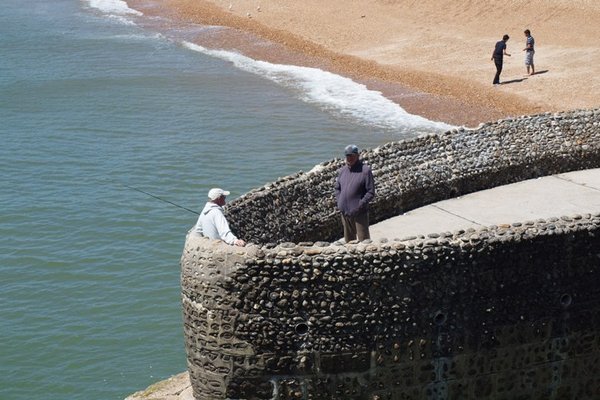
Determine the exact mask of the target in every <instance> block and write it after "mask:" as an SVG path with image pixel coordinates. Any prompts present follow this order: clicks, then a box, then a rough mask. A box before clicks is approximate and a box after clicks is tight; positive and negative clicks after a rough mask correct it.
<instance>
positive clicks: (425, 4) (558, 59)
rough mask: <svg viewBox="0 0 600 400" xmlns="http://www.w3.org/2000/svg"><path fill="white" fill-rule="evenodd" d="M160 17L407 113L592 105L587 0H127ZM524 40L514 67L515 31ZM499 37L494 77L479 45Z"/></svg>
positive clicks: (473, 116)
mask: <svg viewBox="0 0 600 400" xmlns="http://www.w3.org/2000/svg"><path fill="white" fill-rule="evenodd" d="M127 2H128V4H129V5H130V7H132V8H135V9H138V10H140V11H142V12H144V14H145V15H149V16H152V15H158V16H162V17H167V18H168V19H169V22H168V23H169V24H173V25H177V24H181V25H184V24H189V23H198V24H202V25H211V26H222V27H228V28H227V29H214V30H212V31H211V34H209V35H207V34H206V32H204V33H202V34H198V35H197V36H196V37H194V38H191V41H193V42H196V43H198V44H200V45H202V46H204V47H209V48H223V49H228V50H236V51H239V52H241V53H243V54H246V55H248V56H250V57H252V58H255V59H261V60H265V61H269V62H273V63H286V64H294V65H303V66H312V67H318V68H321V69H324V70H328V71H331V72H334V73H337V74H340V75H343V76H348V77H350V78H352V79H354V80H355V81H358V82H361V83H364V84H366V85H367V86H368V87H369V88H371V89H374V90H379V91H381V92H382V93H383V94H384V95H385V96H386V97H388V98H390V99H391V100H393V101H395V102H397V103H398V104H399V105H400V106H402V107H403V108H404V109H406V110H407V111H408V112H410V113H413V114H418V115H421V116H424V117H426V118H429V119H432V120H438V121H443V122H447V123H450V124H455V125H465V126H469V127H475V126H477V125H478V124H479V123H481V122H486V121H493V120H496V119H499V118H505V117H511V116H519V115H525V114H533V113H541V112H556V111H563V110H572V109H578V108H595V107H599V106H600V44H599V43H598V38H600V2H598V1H596V0H569V1H566V0H530V1H522V0H512V1H511V0H508V1H505V2H502V3H501V4H498V3H497V2H493V1H491V0H482V1H477V2H472V1H462V2H455V1H450V0H420V1H417V0H410V1H409V0H361V1H358V0H327V1H317V0H304V1H302V2H298V1H293V0H128V1H127ZM525 28H529V29H530V30H531V32H532V35H533V36H534V38H535V40H536V54H535V66H536V74H535V75H533V76H529V75H526V69H525V65H524V57H525V54H524V52H523V51H522V50H523V48H524V47H525V36H524V34H523V30H524V29H525ZM504 33H508V34H509V35H510V36H511V39H510V40H509V41H508V50H507V51H508V53H510V54H511V55H512V56H511V57H505V63H504V70H503V73H502V77H501V81H502V82H503V84H502V85H499V86H493V85H492V84H491V82H492V78H493V76H494V73H495V67H494V63H493V61H491V60H490V58H491V53H492V50H493V47H494V44H495V42H496V41H498V40H500V38H501V37H502V35H503V34H504Z"/></svg>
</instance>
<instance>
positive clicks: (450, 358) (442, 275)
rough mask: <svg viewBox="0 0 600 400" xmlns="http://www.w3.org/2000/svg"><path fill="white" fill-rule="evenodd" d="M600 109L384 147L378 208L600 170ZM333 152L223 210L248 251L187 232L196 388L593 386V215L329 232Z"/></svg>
mask: <svg viewBox="0 0 600 400" xmlns="http://www.w3.org/2000/svg"><path fill="white" fill-rule="evenodd" d="M599 139H600V110H594V111H578V112H569V113H563V114H545V115H539V116H533V117H523V118H518V119H514V120H504V121H499V122H497V123H490V124H486V125H484V126H482V127H480V128H479V129H477V130H473V131H469V130H462V129H458V130H455V131H451V132H447V133H445V134H441V135H431V136H426V137H421V138H418V139H415V140H411V141H406V142H399V143H390V144H386V145H384V146H381V147H379V148H376V149H374V150H370V151H367V152H365V153H364V154H363V156H362V157H363V159H365V160H367V162H368V163H369V164H371V166H372V167H373V170H374V175H375V178H376V183H377V200H376V202H375V204H373V207H372V209H371V217H372V219H373V220H375V221H379V220H383V219H386V218H389V217H391V216H395V215H398V214H400V213H403V212H405V211H407V210H410V209H413V208H416V207H419V206H423V205H426V204H429V203H432V202H435V201H438V200H442V199H445V198H449V197H454V196H456V195H461V194H465V193H469V192H473V191H476V190H481V189H486V188H490V187H493V186H496V185H500V184H504V183H509V182H515V181H519V180H522V179H526V178H531V177H535V176H542V175H547V174H553V173H559V172H565V171H569V170H575V169H586V168H595V167H598V166H600V140H599ZM340 164H341V161H340V160H334V161H331V162H328V163H323V164H321V165H319V166H317V167H316V168H315V169H314V170H313V171H311V172H309V173H300V174H297V175H294V176H291V177H287V178H283V179H280V180H279V181H277V182H275V183H273V184H271V185H269V186H267V187H264V188H261V189H258V190H254V191H252V192H249V193H248V194H246V195H245V196H243V197H242V198H240V199H238V200H236V201H234V202H232V203H231V204H230V205H229V206H228V208H227V212H228V213H229V218H230V221H231V222H232V226H233V227H234V230H235V231H236V232H237V233H238V234H239V235H240V236H241V237H244V238H246V239H250V240H251V241H252V242H254V243H256V244H253V245H250V246H247V247H245V248H238V247H232V246H227V245H225V244H223V243H221V242H218V241H211V240H209V239H206V238H203V237H199V236H197V235H195V234H189V235H188V237H187V240H186V244H185V248H184V252H183V255H182V259H181V267H182V272H181V274H182V275H181V280H182V281H181V283H182V301H183V309H184V332H185V340H186V351H187V355H188V370H189V372H190V378H191V382H192V387H193V391H194V395H195V397H196V398H197V399H225V398H231V399H381V400H383V399H469V398H471V399H485V398H489V399H492V398H493V399H501V398H505V399H512V398H565V399H567V398H594V396H595V395H597V394H598V393H599V391H600V371H599V369H600V367H599V365H600V290H598V288H597V287H598V283H599V282H600V212H599V211H600V210H590V213H589V214H586V215H575V216H569V217H568V216H562V217H561V216H557V218H550V219H546V220H536V221H522V222H516V223H514V224H512V225H511V226H501V227H496V226H492V227H488V228H485V229H480V230H468V231H462V230H461V231H456V232H452V233H450V232H445V233H444V232H438V233H432V234H430V235H428V236H427V237H420V238H407V239H393V240H381V241H379V242H377V243H375V242H371V241H365V242H361V243H356V242H352V243H349V244H340V243H339V242H336V243H331V241H332V240H335V239H338V238H339V237H341V236H342V234H341V225H340V224H339V222H338V216H337V214H335V210H334V200H333V195H332V187H333V180H334V178H335V173H336V170H337V169H338V168H339V166H340Z"/></svg>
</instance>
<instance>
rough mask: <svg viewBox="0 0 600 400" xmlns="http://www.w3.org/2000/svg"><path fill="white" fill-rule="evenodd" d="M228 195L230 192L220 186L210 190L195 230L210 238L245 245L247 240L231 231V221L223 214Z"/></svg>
mask: <svg viewBox="0 0 600 400" xmlns="http://www.w3.org/2000/svg"><path fill="white" fill-rule="evenodd" d="M226 196H229V192H228V191H227V190H223V189H220V188H213V189H210V190H209V191H208V201H207V202H206V205H205V206H204V209H203V210H202V212H201V213H200V216H199V217H198V222H196V226H194V232H196V233H198V234H200V235H202V236H206V237H208V238H210V239H220V240H222V241H224V242H225V243H227V244H230V245H235V246H245V245H246V242H244V241H243V240H241V239H238V238H237V237H236V236H235V235H234V234H233V233H231V229H229V223H228V222H227V219H226V218H225V215H224V214H223V208H222V207H223V206H224V205H225V197H226Z"/></svg>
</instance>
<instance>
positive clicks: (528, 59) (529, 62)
mask: <svg viewBox="0 0 600 400" xmlns="http://www.w3.org/2000/svg"><path fill="white" fill-rule="evenodd" d="M525 37H526V38H527V39H526V41H525V48H524V49H523V51H525V52H526V53H525V66H526V67H527V75H533V74H535V66H534V65H533V54H534V53H535V50H534V48H533V46H534V45H535V40H534V39H533V36H531V31H530V30H529V29H525ZM529 67H531V73H529Z"/></svg>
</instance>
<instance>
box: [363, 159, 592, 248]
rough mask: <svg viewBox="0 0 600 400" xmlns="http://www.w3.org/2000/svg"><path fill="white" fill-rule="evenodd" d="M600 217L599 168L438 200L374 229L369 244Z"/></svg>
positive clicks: (391, 219)
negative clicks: (578, 216)
mask: <svg viewBox="0 0 600 400" xmlns="http://www.w3.org/2000/svg"><path fill="white" fill-rule="evenodd" d="M598 212H600V168H597V169H589V170H583V171H576V172H568V173H564V174H558V175H553V176H548V177H543V178H537V179H530V180H527V181H522V182H518V183H513V184H510V185H505V186H499V187H497V188H493V189H489V190H483V191H480V192H475V193H471V194H468V195H465V196H461V197H456V198H453V199H449V200H444V201H440V202H437V203H434V204H430V205H428V206H425V207H421V208H418V209H415V210H412V211H409V212H407V213H405V214H403V215H400V216H397V217H394V218H390V219H388V220H385V221H382V222H380V223H378V224H375V225H372V226H371V228H370V231H371V239H373V240H378V239H381V238H388V239H396V238H398V239H403V238H406V237H409V236H418V235H425V236H426V235H427V234H428V233H440V232H453V231H455V230H458V229H466V228H475V229H477V228H481V227H484V226H490V225H501V224H511V223H513V222H525V221H534V220H536V219H539V218H549V217H561V216H563V215H566V216H572V215H576V214H586V213H592V214H593V213H598Z"/></svg>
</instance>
